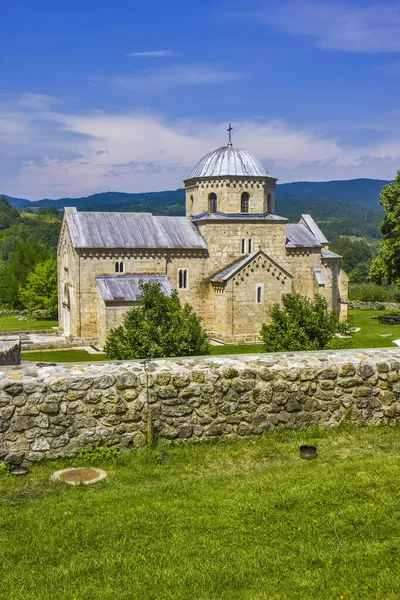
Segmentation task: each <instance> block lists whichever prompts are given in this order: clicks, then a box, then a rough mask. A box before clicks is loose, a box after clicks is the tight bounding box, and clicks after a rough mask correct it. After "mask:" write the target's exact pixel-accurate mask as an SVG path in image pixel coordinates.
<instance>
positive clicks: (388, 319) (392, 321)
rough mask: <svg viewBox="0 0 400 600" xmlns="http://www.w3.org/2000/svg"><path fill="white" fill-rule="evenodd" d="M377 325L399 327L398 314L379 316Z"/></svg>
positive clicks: (399, 314)
mask: <svg viewBox="0 0 400 600" xmlns="http://www.w3.org/2000/svg"><path fill="white" fill-rule="evenodd" d="M378 320H379V323H386V324H387V325H399V324H400V313H397V314H396V313H394V314H392V315H379V317H378Z"/></svg>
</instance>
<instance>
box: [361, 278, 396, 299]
mask: <svg viewBox="0 0 400 600" xmlns="http://www.w3.org/2000/svg"><path fill="white" fill-rule="evenodd" d="M349 300H358V301H360V302H400V290H399V289H398V288H397V287H396V286H395V285H390V286H387V285H378V284H377V283H372V282H364V283H351V284H350V286H349Z"/></svg>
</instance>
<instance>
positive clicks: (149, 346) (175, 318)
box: [105, 282, 210, 360]
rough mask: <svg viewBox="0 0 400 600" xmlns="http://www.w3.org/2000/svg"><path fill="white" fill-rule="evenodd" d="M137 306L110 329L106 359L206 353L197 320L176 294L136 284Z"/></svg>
mask: <svg viewBox="0 0 400 600" xmlns="http://www.w3.org/2000/svg"><path fill="white" fill-rule="evenodd" d="M140 290H141V293H142V299H141V302H140V306H138V307H135V308H132V309H131V310H130V311H129V312H128V313H127V314H126V315H125V318H124V323H123V325H121V326H120V327H116V328H115V329H112V330H111V332H110V335H109V337H108V339H107V342H106V344H105V352H106V355H107V357H108V358H112V359H117V360H127V359H128V360H129V359H134V358H159V357H163V356H193V355H200V354H209V352H210V345H209V342H208V337H207V334H206V331H205V329H204V328H203V326H202V323H201V319H200V317H198V316H197V315H196V313H194V312H193V309H192V308H191V306H189V305H188V304H185V306H183V307H182V306H181V303H180V300H179V296H178V293H177V292H176V290H173V292H172V294H171V295H170V296H166V295H165V294H163V292H162V290H161V286H160V284H159V283H143V282H140Z"/></svg>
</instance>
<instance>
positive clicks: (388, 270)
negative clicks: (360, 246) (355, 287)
mask: <svg viewBox="0 0 400 600" xmlns="http://www.w3.org/2000/svg"><path fill="white" fill-rule="evenodd" d="M379 204H382V206H383V208H384V209H385V217H384V219H383V222H382V224H381V225H380V230H381V232H382V234H383V240H382V243H381V247H380V249H379V253H378V256H377V257H376V258H375V259H374V260H373V261H372V265H371V270H370V273H369V278H370V279H371V280H372V281H375V282H377V283H382V282H383V281H384V280H386V281H387V282H388V283H392V282H393V281H395V282H396V285H397V286H399V287H400V169H399V170H398V171H397V176H396V180H395V181H394V182H393V183H388V184H387V185H385V186H383V188H382V192H381V198H380V200H379Z"/></svg>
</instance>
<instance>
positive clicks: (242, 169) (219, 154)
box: [188, 144, 270, 179]
mask: <svg viewBox="0 0 400 600" xmlns="http://www.w3.org/2000/svg"><path fill="white" fill-rule="evenodd" d="M223 175H228V176H229V175H231V176H236V177H237V176H239V177H269V176H270V175H269V174H268V171H267V170H266V169H265V168H264V167H263V165H262V164H261V163H260V162H259V161H258V160H257V159H256V158H254V156H252V155H251V154H250V152H247V150H244V149H243V148H235V147H234V146H230V145H229V144H228V145H227V146H221V148H217V149H216V150H213V151H212V152H209V154H206V155H205V156H203V158H202V159H201V160H200V161H199V162H198V163H197V165H196V166H195V167H194V169H193V171H192V172H191V173H190V175H189V177H188V179H195V178H198V177H221V176H223Z"/></svg>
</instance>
